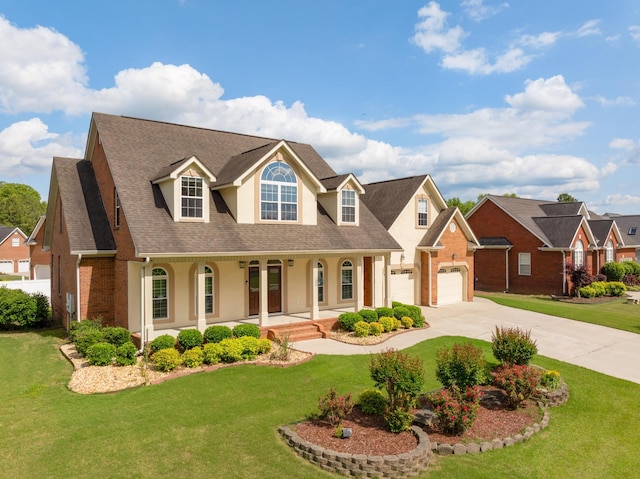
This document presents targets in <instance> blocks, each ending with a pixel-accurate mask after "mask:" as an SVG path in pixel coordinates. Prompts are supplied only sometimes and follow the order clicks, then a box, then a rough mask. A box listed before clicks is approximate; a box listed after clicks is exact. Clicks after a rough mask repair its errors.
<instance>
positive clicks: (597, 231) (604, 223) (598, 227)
mask: <svg viewBox="0 0 640 479" xmlns="http://www.w3.org/2000/svg"><path fill="white" fill-rule="evenodd" d="M613 225H614V222H613V220H589V228H591V232H592V233H593V236H595V238H596V241H597V242H598V246H604V243H605V241H604V240H605V239H606V238H607V237H608V236H609V233H610V232H611V228H613Z"/></svg>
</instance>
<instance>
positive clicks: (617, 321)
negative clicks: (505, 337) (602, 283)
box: [476, 292, 640, 333]
mask: <svg viewBox="0 0 640 479" xmlns="http://www.w3.org/2000/svg"><path fill="white" fill-rule="evenodd" d="M476 296H477V297H480V298H487V299H490V300H491V301H494V302H496V303H498V304H501V305H503V306H509V307H511V308H518V309H525V310H527V311H535V312H537V313H544V314H550V315H552V316H559V317H561V318H567V319H575V320H577V321H584V322H585V323H593V324H599V325H601V326H608V327H610V328H616V329H622V330H623V331H630V332H632V333H640V305H637V304H627V301H626V300H625V299H614V300H611V301H608V302H604V303H592V304H584V303H563V302H561V301H555V300H553V299H551V298H550V297H548V296H538V295H526V294H511V293H486V292H481V293H476Z"/></svg>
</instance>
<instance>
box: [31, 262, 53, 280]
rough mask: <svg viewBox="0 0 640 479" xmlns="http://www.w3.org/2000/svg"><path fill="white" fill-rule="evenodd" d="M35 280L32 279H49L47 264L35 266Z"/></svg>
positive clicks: (49, 273)
mask: <svg viewBox="0 0 640 479" xmlns="http://www.w3.org/2000/svg"><path fill="white" fill-rule="evenodd" d="M34 274H35V278H33V279H50V278H51V270H50V268H49V265H48V264H37V265H36V266H35V271H34Z"/></svg>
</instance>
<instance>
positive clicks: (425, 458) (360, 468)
mask: <svg viewBox="0 0 640 479" xmlns="http://www.w3.org/2000/svg"><path fill="white" fill-rule="evenodd" d="M411 430H412V431H413V433H414V434H415V435H416V437H417V438H418V446H417V447H416V448H415V449H414V450H413V451H410V452H407V453H403V454H397V455H390V456H367V455H365V454H348V453H343V452H336V451H332V450H330V449H325V448H323V447H320V446H318V445H315V444H312V443H310V442H307V441H305V440H303V439H302V438H301V437H300V436H298V435H297V434H296V433H295V432H294V431H292V430H291V429H290V428H288V427H286V426H282V427H280V428H279V429H278V431H279V432H280V434H281V435H282V437H283V438H284V439H285V440H286V441H287V444H289V445H290V446H291V447H292V448H293V449H294V450H295V451H296V452H297V453H298V454H299V455H300V456H302V457H303V458H305V459H307V460H308V461H310V462H311V463H313V464H315V465H317V466H319V467H321V468H322V469H324V470H326V471H331V472H336V473H338V474H341V475H343V476H354V477H389V478H392V477H393V478H405V477H411V476H417V475H418V474H420V473H421V472H423V471H424V470H426V469H427V467H428V466H429V462H430V461H431V456H432V453H431V449H430V442H429V437H428V436H427V433H426V432H424V431H423V430H422V429H421V428H419V427H417V426H412V427H411Z"/></svg>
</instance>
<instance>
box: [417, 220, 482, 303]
mask: <svg viewBox="0 0 640 479" xmlns="http://www.w3.org/2000/svg"><path fill="white" fill-rule="evenodd" d="M453 222H454V223H455V224H456V231H455V232H454V233H451V231H450V230H449V226H447V228H446V230H445V232H444V233H443V234H442V237H441V238H440V243H441V244H442V245H443V246H444V249H441V250H437V251H432V252H431V268H429V254H428V253H426V252H423V253H422V254H421V263H422V264H421V269H420V275H421V277H420V281H421V285H422V290H421V292H420V296H421V298H420V300H421V303H422V304H423V305H428V304H429V296H431V304H433V305H434V306H435V305H437V304H438V270H439V269H440V266H441V265H447V266H452V263H453V265H455V266H460V267H463V268H465V269H466V270H467V297H466V300H467V301H472V300H473V279H474V274H475V265H474V253H473V250H469V240H468V239H467V237H466V236H465V234H464V231H463V230H462V228H460V224H459V223H458V222H457V220H453ZM454 253H455V255H456V257H455V260H454V259H453V254H454ZM429 279H431V291H429Z"/></svg>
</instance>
